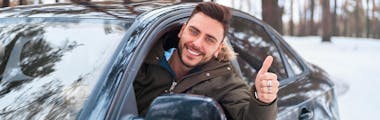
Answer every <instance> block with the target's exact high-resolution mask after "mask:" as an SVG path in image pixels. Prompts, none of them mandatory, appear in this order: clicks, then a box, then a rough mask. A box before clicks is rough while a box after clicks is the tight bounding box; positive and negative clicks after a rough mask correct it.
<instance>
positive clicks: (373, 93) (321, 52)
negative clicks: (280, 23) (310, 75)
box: [284, 36, 380, 120]
mask: <svg viewBox="0 0 380 120" xmlns="http://www.w3.org/2000/svg"><path fill="white" fill-rule="evenodd" d="M284 38H285V40H286V41H287V42H288V43H289V44H290V45H291V46H292V47H293V48H294V49H295V50H296V51H297V52H298V53H299V54H300V55H301V56H302V57H303V58H304V59H305V60H307V61H309V62H311V63H314V64H317V65H318V66H320V67H322V68H323V69H325V70H326V71H327V72H328V73H329V74H330V75H331V76H332V78H334V82H335V85H336V93H337V96H338V105H339V112H340V118H341V119H342V120H359V119H360V120H371V119H374V118H377V114H378V113H380V109H379V108H380V94H379V93H378V92H380V80H379V77H377V75H380V71H379V70H378V69H379V68H380V53H379V52H380V40H379V39H368V38H349V37H332V42H331V43H322V42H321V38H320V37H317V36H312V37H290V36H286V37H284Z"/></svg>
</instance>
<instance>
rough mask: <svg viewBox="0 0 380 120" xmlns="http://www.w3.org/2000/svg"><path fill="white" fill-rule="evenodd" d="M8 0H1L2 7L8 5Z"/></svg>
mask: <svg viewBox="0 0 380 120" xmlns="http://www.w3.org/2000/svg"><path fill="white" fill-rule="evenodd" d="M9 2H10V1H9V0H3V6H2V7H9Z"/></svg>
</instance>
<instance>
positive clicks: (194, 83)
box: [134, 2, 279, 120]
mask: <svg viewBox="0 0 380 120" xmlns="http://www.w3.org/2000/svg"><path fill="white" fill-rule="evenodd" d="M230 18H231V14H230V11H229V9H228V8H226V7H224V6H221V5H218V4H216V3H212V2H204V3H200V4H198V5H197V6H196V8H195V9H194V11H193V13H192V15H191V17H190V18H189V20H188V21H187V22H186V23H185V24H183V26H182V28H181V30H180V32H179V33H178V37H179V43H178V46H177V47H176V48H171V49H169V50H166V51H165V50H164V48H163V43H161V42H160V43H159V44H158V45H156V46H155V48H153V49H152V50H151V52H150V53H149V55H148V56H147V58H146V60H145V61H144V64H143V66H142V67H141V68H140V70H139V74H138V75H137V78H136V80H135V82H134V87H135V92H136V99H137V104H138V108H139V113H140V114H142V115H144V114H145V113H146V112H147V109H148V107H149V105H150V103H151V102H152V100H153V99H154V98H156V97H157V96H159V95H162V94H167V93H187V94H197V95H204V96H207V97H211V98H213V99H214V100H216V101H217V102H219V103H220V104H221V105H222V107H223V109H224V111H225V113H226V116H227V118H229V119H235V120H255V119H257V120H266V119H275V118H276V114H277V99H276V98H277V92H278V86H279V82H278V81H277V76H276V75H275V74H273V73H270V72H267V71H268V69H269V67H270V65H271V64H272V61H273V58H272V57H271V56H269V57H267V58H266V59H265V61H264V63H263V66H262V68H261V69H260V71H259V72H258V74H257V76H256V79H255V85H254V86H252V87H251V89H249V87H248V85H246V83H244V82H243V80H242V79H241V78H240V77H239V75H238V74H237V73H236V72H235V71H234V70H233V69H232V66H231V64H230V60H231V59H233V58H234V54H233V51H232V49H231V48H230V47H229V46H228V45H227V42H226V39H225V36H226V33H227V32H228V26H229V22H230Z"/></svg>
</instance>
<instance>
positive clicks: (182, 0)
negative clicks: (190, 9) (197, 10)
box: [181, 0, 203, 2]
mask: <svg viewBox="0 0 380 120" xmlns="http://www.w3.org/2000/svg"><path fill="white" fill-rule="evenodd" d="M202 1H203V0H181V2H202Z"/></svg>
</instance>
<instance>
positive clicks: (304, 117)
mask: <svg viewBox="0 0 380 120" xmlns="http://www.w3.org/2000/svg"><path fill="white" fill-rule="evenodd" d="M313 116H314V113H313V111H311V110H309V109H308V108H302V110H301V113H300V116H299V117H298V119H299V120H311V119H312V118H313Z"/></svg>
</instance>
